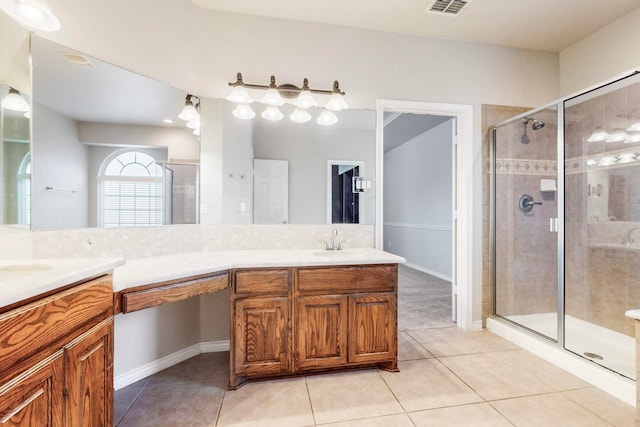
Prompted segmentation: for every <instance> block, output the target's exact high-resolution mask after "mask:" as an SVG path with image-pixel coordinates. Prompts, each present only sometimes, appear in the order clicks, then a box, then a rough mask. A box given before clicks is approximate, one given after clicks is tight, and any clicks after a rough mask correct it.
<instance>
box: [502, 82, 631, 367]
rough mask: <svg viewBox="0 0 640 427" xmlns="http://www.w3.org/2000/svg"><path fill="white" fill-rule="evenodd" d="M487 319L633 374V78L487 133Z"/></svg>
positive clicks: (516, 118)
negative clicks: (629, 313) (490, 305)
mask: <svg viewBox="0 0 640 427" xmlns="http://www.w3.org/2000/svg"><path fill="white" fill-rule="evenodd" d="M491 148H492V149H491V165H490V166H491V167H490V171H491V190H492V192H491V199H492V203H491V204H492V206H491V207H492V215H491V217H492V221H491V226H492V253H493V278H494V311H495V316H496V317H498V318H501V319H503V320H506V321H507V322H509V323H511V324H512V325H514V326H516V327H518V328H523V329H526V330H528V331H529V332H531V333H532V334H535V335H537V336H539V337H542V338H543V339H545V340H547V341H548V342H549V343H551V344H552V345H555V346H557V347H559V348H563V349H565V350H568V351H570V352H572V353H574V354H576V355H578V356H580V357H582V358H584V359H586V360H589V361H591V362H593V363H596V364H598V365H601V366H602V367H604V368H607V369H609V370H611V371H613V372H615V373H618V374H620V375H622V376H624V377H627V378H630V379H635V377H636V369H635V338H634V337H635V331H634V322H633V320H631V319H629V318H627V317H626V316H625V311H626V310H629V309H634V308H640V77H639V75H638V74H636V75H633V76H630V77H627V78H624V79H621V80H617V81H615V82H613V83H610V84H607V85H605V86H602V87H600V88H597V89H595V90H591V91H588V92H585V93H583V94H580V95H578V96H575V97H571V98H567V99H563V100H561V101H560V102H557V103H554V104H552V105H550V106H546V107H544V108H539V109H535V110H532V111H530V112H527V113H526V114H523V115H520V116H517V117H514V118H512V119H510V120H508V121H506V122H503V123H501V124H499V125H497V126H495V127H494V128H493V129H492V147H491Z"/></svg>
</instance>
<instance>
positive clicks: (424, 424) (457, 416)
mask: <svg viewBox="0 0 640 427" xmlns="http://www.w3.org/2000/svg"><path fill="white" fill-rule="evenodd" d="M409 416H410V417H411V419H412V420H413V422H414V423H415V425H416V427H511V426H512V424H511V423H510V422H509V421H507V419H506V418H504V417H503V416H502V415H500V414H499V413H498V412H497V411H496V410H495V409H493V408H492V407H491V405H489V404H488V403H476V404H473V405H464V406H451V407H449V408H440V409H430V410H428V411H420V412H412V413H410V414H409Z"/></svg>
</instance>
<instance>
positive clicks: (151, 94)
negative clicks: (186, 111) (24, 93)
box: [31, 37, 200, 230]
mask: <svg viewBox="0 0 640 427" xmlns="http://www.w3.org/2000/svg"><path fill="white" fill-rule="evenodd" d="M31 52H32V66H33V112H32V132H33V133H32V137H33V141H32V153H31V157H32V165H31V171H32V214H31V225H32V229H34V230H50V229H66V228H84V227H95V226H99V227H122V226H150V225H165V224H190V223H196V222H197V220H198V212H199V209H198V195H199V193H198V167H199V155H200V154H199V150H200V149H199V139H198V136H196V135H194V134H193V130H192V129H189V128H187V127H186V126H185V123H184V122H183V121H181V120H179V119H178V117H177V116H178V114H179V113H180V111H181V109H182V106H183V105H184V99H185V97H186V95H187V94H186V93H184V92H182V91H180V90H177V89H175V88H172V87H170V86H168V85H166V84H164V83H161V82H158V81H155V80H152V79H148V78H146V77H143V76H140V75H138V74H135V73H132V72H130V71H127V70H124V69H122V68H119V67H115V66H113V65H111V64H108V63H106V62H104V61H100V60H99V59H96V58H93V57H90V56H87V55H83V54H82V53H81V52H77V51H74V50H72V49H69V48H66V47H64V46H61V45H58V44H56V43H53V42H50V41H48V40H45V39H42V38H39V37H32V43H31Z"/></svg>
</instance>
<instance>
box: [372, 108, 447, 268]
mask: <svg viewBox="0 0 640 427" xmlns="http://www.w3.org/2000/svg"><path fill="white" fill-rule="evenodd" d="M385 135H386V134H385ZM451 149H452V121H451V120H449V121H447V122H445V123H442V124H440V125H438V126H436V127H435V128H433V129H431V130H429V131H427V132H425V133H423V134H422V135H419V136H417V137H415V138H413V139H412V140H410V141H407V142H405V143H404V144H402V145H400V146H399V147H397V148H395V149H393V150H391V151H388V152H387V153H385V155H384V165H385V166H384V168H385V174H384V194H385V200H384V249H385V250H387V251H389V252H392V253H395V254H398V255H401V256H403V257H405V258H406V259H407V262H408V263H409V264H412V266H414V267H416V268H418V269H420V270H422V271H425V272H428V273H431V274H434V275H436V276H438V277H442V278H446V279H448V280H450V278H451V267H452V258H451V240H452V234H451V210H452V207H451V203H452V202H451V199H452V180H451V178H452V167H451Z"/></svg>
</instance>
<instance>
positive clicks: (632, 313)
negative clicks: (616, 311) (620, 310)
mask: <svg viewBox="0 0 640 427" xmlns="http://www.w3.org/2000/svg"><path fill="white" fill-rule="evenodd" d="M624 314H625V315H626V316H627V317H631V318H632V319H636V320H640V310H638V309H635V310H627V311H625V312H624Z"/></svg>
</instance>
